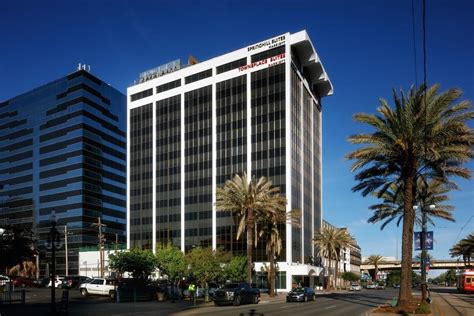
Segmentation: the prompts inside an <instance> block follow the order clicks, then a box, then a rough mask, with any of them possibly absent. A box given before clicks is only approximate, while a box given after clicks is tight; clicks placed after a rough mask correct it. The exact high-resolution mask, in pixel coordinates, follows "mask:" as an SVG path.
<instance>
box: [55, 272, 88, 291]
mask: <svg viewBox="0 0 474 316" xmlns="http://www.w3.org/2000/svg"><path fill="white" fill-rule="evenodd" d="M91 280H92V279H91V278H89V277H86V276H82V275H70V276H66V277H64V279H63V283H62V284H61V287H62V288H63V289H78V288H79V285H81V284H82V283H87V282H90V281H91Z"/></svg>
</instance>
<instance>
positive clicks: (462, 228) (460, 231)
mask: <svg viewBox="0 0 474 316" xmlns="http://www.w3.org/2000/svg"><path fill="white" fill-rule="evenodd" d="M473 217H474V215H472V216H471V217H470V218H469V219H468V220H467V222H466V224H464V226H463V227H461V229H460V230H459V233H458V235H457V236H456V240H455V241H454V245H455V244H457V242H458V240H459V236H460V235H461V233H462V231H463V230H464V228H466V226H467V224H469V222H470V221H471V219H472V218H473Z"/></svg>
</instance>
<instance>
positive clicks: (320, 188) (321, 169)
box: [318, 100, 323, 227]
mask: <svg viewBox="0 0 474 316" xmlns="http://www.w3.org/2000/svg"><path fill="white" fill-rule="evenodd" d="M318 105H319V108H320V109H321V111H320V112H319V113H318V123H319V136H318V137H319V207H320V210H321V216H320V217H319V227H322V226H323V110H322V108H323V107H322V106H321V104H320V100H318Z"/></svg>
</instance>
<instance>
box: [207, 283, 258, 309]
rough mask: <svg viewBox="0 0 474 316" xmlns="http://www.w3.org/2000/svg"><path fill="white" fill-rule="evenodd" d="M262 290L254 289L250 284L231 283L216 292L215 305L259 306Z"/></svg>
mask: <svg viewBox="0 0 474 316" xmlns="http://www.w3.org/2000/svg"><path fill="white" fill-rule="evenodd" d="M259 299H260V290H259V289H254V288H252V287H251V286H250V285H249V284H248V283H243V282H242V283H229V284H226V285H224V286H223V287H222V288H220V289H218V290H216V291H215V292H214V304H216V305H218V306H219V305H224V304H233V305H234V306H239V305H240V304H241V303H253V304H258V301H259Z"/></svg>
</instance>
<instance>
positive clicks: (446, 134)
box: [347, 85, 474, 308]
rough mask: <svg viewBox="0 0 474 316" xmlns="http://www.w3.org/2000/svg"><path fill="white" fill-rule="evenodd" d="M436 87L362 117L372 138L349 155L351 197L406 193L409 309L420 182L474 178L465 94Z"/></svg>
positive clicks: (405, 297) (358, 138)
mask: <svg viewBox="0 0 474 316" xmlns="http://www.w3.org/2000/svg"><path fill="white" fill-rule="evenodd" d="M438 89H439V86H438V85H433V86H431V87H430V88H428V89H426V90H425V87H424V86H421V87H420V88H419V89H415V88H414V87H413V88H412V89H411V90H410V92H409V94H408V96H406V95H405V94H404V93H403V92H401V93H400V96H398V95H397V94H396V92H394V93H393V98H394V103H395V108H394V109H392V108H390V106H389V105H388V102H387V101H386V100H383V99H381V100H380V107H379V108H378V109H377V111H378V114H377V115H372V114H364V113H359V114H356V115H355V116H354V119H355V120H356V121H357V122H360V123H365V124H368V125H370V126H371V127H372V128H374V129H375V131H374V132H373V133H367V134H358V135H353V136H351V137H349V142H351V143H353V144H358V145H362V146H361V147H359V148H358V149H357V150H355V151H354V152H352V153H350V154H348V155H347V158H348V159H353V160H355V162H354V163H353V165H352V171H353V172H355V171H357V172H358V174H357V175H356V176H355V179H356V180H357V181H358V182H359V184H357V185H356V186H354V187H353V191H361V193H362V195H363V196H366V195H368V194H371V193H372V192H378V197H379V198H380V197H382V195H383V194H384V193H385V192H386V191H387V190H388V189H389V188H390V186H391V185H393V184H397V185H399V186H401V188H402V190H403V235H402V238H403V239H402V267H401V272H402V273H401V284H400V292H399V297H398V306H400V307H404V308H406V307H407V306H408V304H409V302H410V301H411V299H412V293H411V283H412V274H411V272H412V267H411V264H412V263H411V261H412V251H413V226H414V220H415V211H414V210H413V205H414V201H415V192H416V191H417V190H416V185H417V178H418V177H419V176H420V175H421V174H424V175H425V176H426V178H427V179H428V178H429V179H434V180H437V181H440V182H442V183H448V178H449V177H450V176H459V177H462V178H469V177H470V170H469V169H467V168H464V167H463V166H462V165H463V164H464V163H466V162H468V161H469V160H470V159H471V157H473V156H474V152H473V148H472V145H473V144H474V132H473V130H472V129H471V128H470V127H469V126H468V125H467V121H469V120H472V119H473V118H474V113H473V112H472V111H471V107H472V106H471V104H470V102H469V101H461V102H459V103H457V104H454V102H456V100H458V99H459V98H460V96H461V91H460V90H457V89H450V90H448V91H445V92H443V93H440V94H438Z"/></svg>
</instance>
